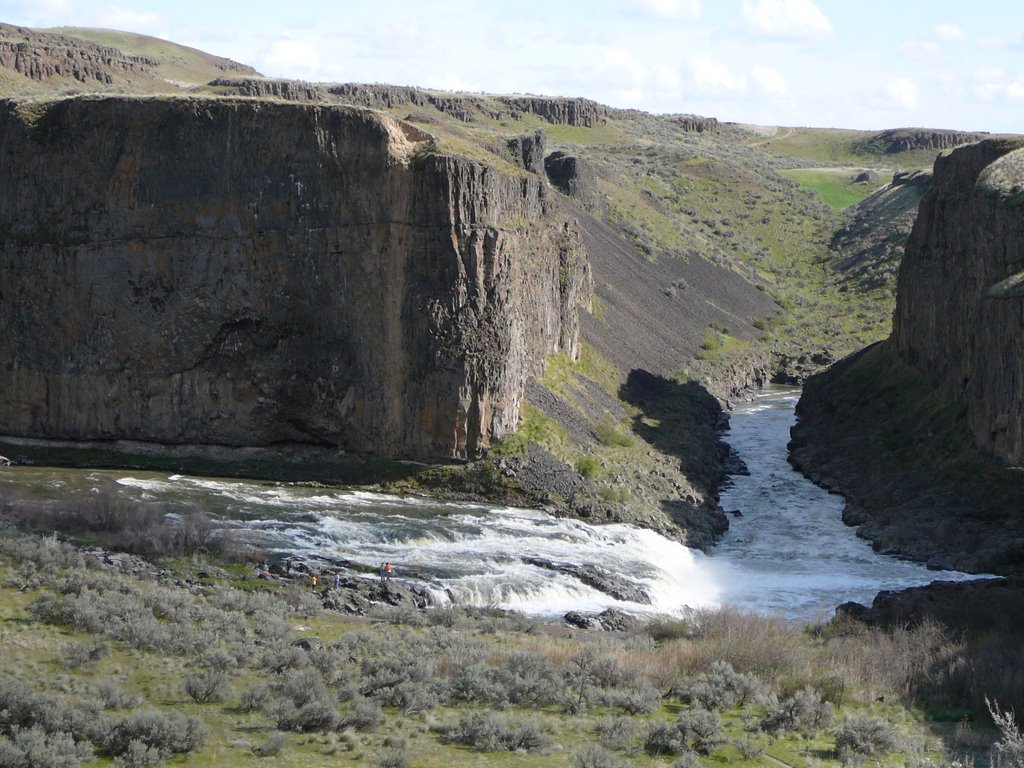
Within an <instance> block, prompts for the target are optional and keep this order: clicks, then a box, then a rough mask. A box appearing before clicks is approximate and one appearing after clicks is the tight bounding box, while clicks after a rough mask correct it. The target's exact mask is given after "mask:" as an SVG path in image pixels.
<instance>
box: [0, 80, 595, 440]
mask: <svg viewBox="0 0 1024 768" xmlns="http://www.w3.org/2000/svg"><path fill="white" fill-rule="evenodd" d="M0 163H2V166H3V169H4V173H3V174H2V175H0V304H2V306H3V307H4V311H3V312H0V338H3V344H2V345H0V370H2V372H3V373H2V376H0V433H3V434H6V435H8V436H21V437H32V438H48V439H64V440H115V439H128V440H138V441H152V442H157V443H169V444H185V443H207V444H223V445H229V446H253V445H274V444H281V443H306V444H316V445H325V446H333V447H337V448H340V449H342V450H344V451H352V452H358V453H361V454H367V453H369V454H380V455H387V456H395V457H402V456H404V457H420V458H431V457H440V458H445V457H448V458H451V457H473V456H477V455H479V454H480V453H481V452H482V451H485V450H486V449H487V448H488V446H489V445H490V444H491V442H492V441H494V440H496V439H498V438H501V437H503V436H506V435H508V434H510V433H512V432H513V431H514V430H515V429H516V427H517V425H518V423H519V421H520V405H521V402H522V398H523V391H524V387H525V385H526V381H527V379H528V378H529V377H531V376H537V375H539V374H540V373H541V371H542V369H543V365H544V361H545V358H546V357H547V356H548V355H551V354H554V353H558V352H562V353H565V354H566V355H568V356H569V357H570V358H575V357H577V356H578V344H579V341H578V339H579V320H578V308H579V307H580V306H581V305H586V304H587V302H589V296H590V276H589V265H588V262H587V259H586V254H585V251H584V249H583V246H582V240H581V237H580V235H579V233H578V232H577V229H576V227H575V225H574V222H573V221H572V220H571V219H570V218H567V217H565V216H562V215H560V214H559V213H558V211H557V210H556V207H555V206H554V205H553V203H552V201H551V199H550V193H549V191H548V189H547V187H546V184H545V182H544V180H543V178H541V177H540V176H538V175H537V174H535V173H530V172H529V171H527V170H526V169H522V168H516V167H514V166H512V165H508V166H507V167H501V168H498V167H496V166H491V165H486V164H482V163H479V162H475V161H473V160H470V159H466V158H463V157H458V156H453V155H447V154H442V153H440V152H437V151H435V147H434V144H433V142H432V139H431V137H430V136H429V135H428V134H426V133H424V132H423V131H421V130H419V129H417V128H414V127H413V126H411V125H409V124H406V123H403V122H401V121H398V120H395V119H393V118H391V117H388V116H386V115H384V114H382V113H378V112H372V111H369V110H366V109H360V108H356V107H340V106H329V105H312V104H295V103H284V102H279V101H278V102H272V101H259V100H251V99H241V98H211V97H203V98H186V97H161V98H116V97H80V98H72V99H64V100H55V101H50V102H41V103H40V102H21V103H16V102H4V103H3V104H2V106H0Z"/></svg>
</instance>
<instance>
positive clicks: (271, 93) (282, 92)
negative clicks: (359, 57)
mask: <svg viewBox="0 0 1024 768" xmlns="http://www.w3.org/2000/svg"><path fill="white" fill-rule="evenodd" d="M207 85H209V87H210V88H212V89H214V90H217V91H225V92H227V93H230V94H234V95H237V96H255V97H264V98H265V97H270V98H275V99H284V100H285V101H328V98H327V92H326V91H324V90H323V89H322V88H321V87H320V86H319V85H317V84H316V83H307V82H305V81H304V80H277V79H274V78H269V77H218V78H217V79H215V80H211V81H210V82H209V83H208V84H207Z"/></svg>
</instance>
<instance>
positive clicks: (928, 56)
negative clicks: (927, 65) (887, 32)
mask: <svg viewBox="0 0 1024 768" xmlns="http://www.w3.org/2000/svg"><path fill="white" fill-rule="evenodd" d="M900 51H901V52H902V53H903V55H904V56H907V57H908V58H911V59H917V60H919V61H938V60H939V59H941V58H942V46H941V45H939V44H938V43H936V42H934V41H932V40H927V41H919V40H908V41H907V42H905V43H903V45H901V46H900Z"/></svg>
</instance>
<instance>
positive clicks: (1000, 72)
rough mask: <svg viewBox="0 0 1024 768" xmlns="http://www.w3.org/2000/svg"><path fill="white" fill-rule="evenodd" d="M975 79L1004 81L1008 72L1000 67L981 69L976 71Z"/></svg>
mask: <svg viewBox="0 0 1024 768" xmlns="http://www.w3.org/2000/svg"><path fill="white" fill-rule="evenodd" d="M974 79H975V80H997V81H1002V80H1005V79H1006V70H1005V69H1000V68H999V67H981V68H979V69H976V70H974Z"/></svg>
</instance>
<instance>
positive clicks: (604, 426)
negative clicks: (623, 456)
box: [594, 417, 636, 448]
mask: <svg viewBox="0 0 1024 768" xmlns="http://www.w3.org/2000/svg"><path fill="white" fill-rule="evenodd" d="M594 432H595V433H596V434H597V439H598V440H600V441H601V443H602V444H604V445H607V446H609V447H614V448H632V447H633V446H634V445H636V439H635V438H634V437H633V436H632V435H628V434H626V433H624V432H622V431H620V430H619V427H618V425H617V424H616V423H615V421H614V420H613V419H611V418H610V417H608V418H605V419H604V420H602V421H601V422H600V423H599V424H598V425H597V426H596V427H595V428H594Z"/></svg>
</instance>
